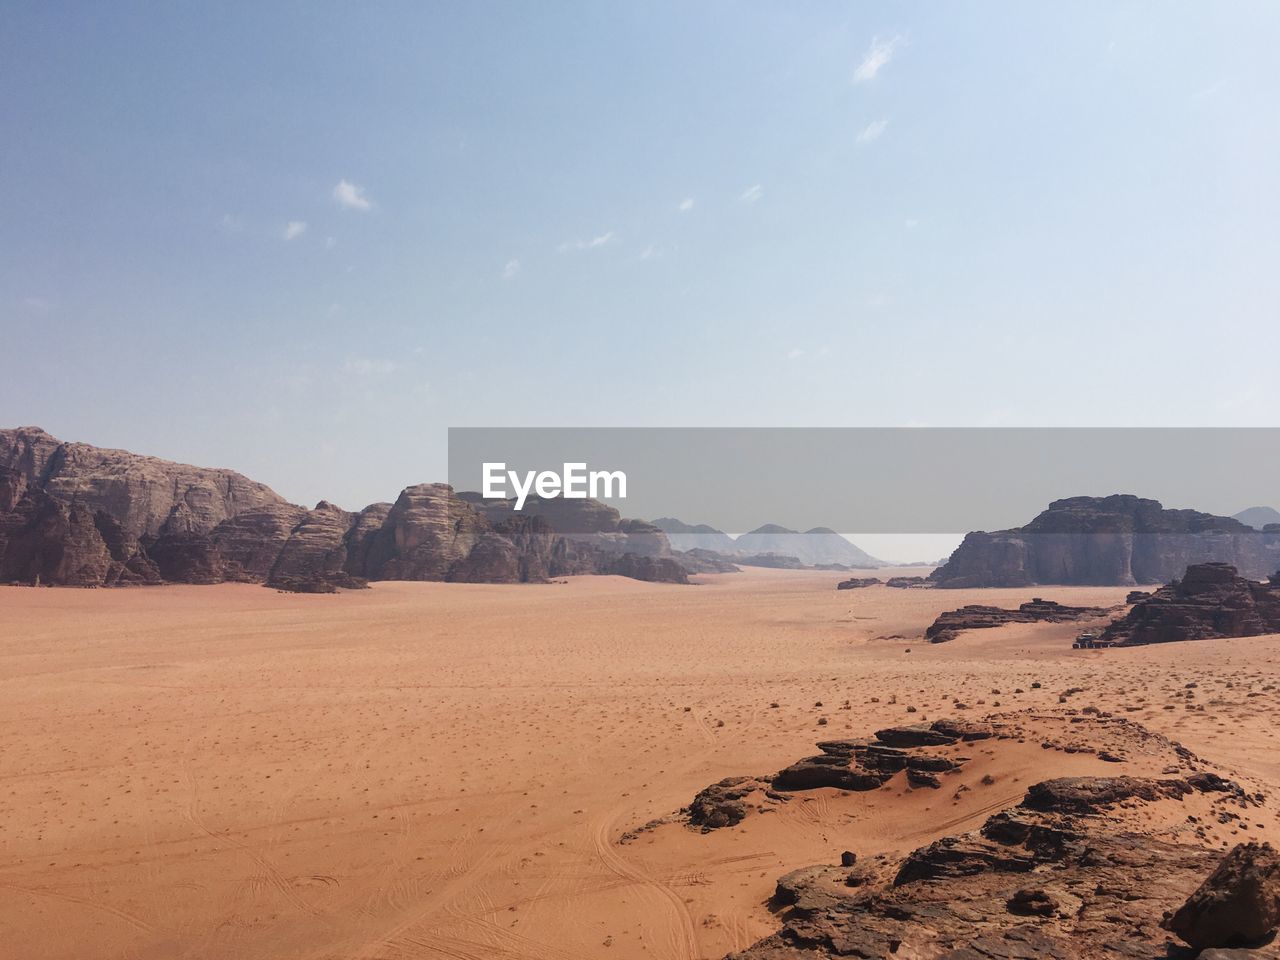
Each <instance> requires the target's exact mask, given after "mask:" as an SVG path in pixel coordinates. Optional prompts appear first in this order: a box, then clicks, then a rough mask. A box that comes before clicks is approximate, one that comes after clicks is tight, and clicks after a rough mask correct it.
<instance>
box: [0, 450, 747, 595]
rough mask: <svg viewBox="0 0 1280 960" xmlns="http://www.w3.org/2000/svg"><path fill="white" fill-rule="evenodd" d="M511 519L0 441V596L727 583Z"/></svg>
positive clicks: (611, 517) (633, 526) (596, 508)
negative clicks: (296, 498)
mask: <svg viewBox="0 0 1280 960" xmlns="http://www.w3.org/2000/svg"><path fill="white" fill-rule="evenodd" d="M511 507H512V504H511V502H509V501H497V502H487V501H483V500H480V498H479V497H476V496H474V495H469V494H462V495H459V494H456V493H455V492H454V491H453V490H452V488H450V487H448V486H447V485H445V484H420V485H418V486H413V487H408V488H406V489H405V490H404V491H403V492H402V493H401V494H400V497H399V498H398V499H397V500H396V502H395V503H394V504H388V503H376V504H372V505H370V506H368V507H366V508H365V509H364V510H361V511H360V512H359V513H350V512H348V511H346V510H343V509H341V508H340V507H337V506H335V505H334V504H331V503H327V502H324V501H322V502H321V503H319V504H317V505H316V507H315V509H314V510H307V509H306V508H304V507H300V506H297V505H295V504H291V503H287V502H285V501H284V500H283V499H282V498H281V497H279V496H277V495H276V494H275V493H274V492H272V491H271V490H270V489H268V488H267V487H264V486H263V485H261V484H257V483H254V482H253V481H250V480H247V479H246V478H244V477H242V476H240V475H239V474H237V473H234V472H232V471H229V470H209V469H204V468H200V467H190V466H187V465H185V464H175V463H168V462H167V461H163V460H157V459H155V458H154V457H140V456H137V455H135V454H130V453H126V452H124V451H120V450H100V449H98V448H96V447H91V446H89V445H87V444H74V443H73V444H68V443H63V442H62V441H60V440H57V439H56V438H54V437H51V436H49V435H48V434H47V433H45V432H44V431H42V430H39V429H37V428H21V429H18V430H3V431H0V582H18V583H28V584H30V583H41V584H65V585H77V586H98V585H116V584H125V583H159V582H175V583H202V584H203V583H219V582H222V581H226V580H234V581H245V582H252V583H267V584H268V585H269V586H273V587H277V588H279V589H284V590H294V591H298V592H308V593H315V592H328V591H330V590H332V589H337V588H339V587H341V588H353V587H359V586H363V585H365V583H366V581H367V580H369V579H381V580H451V581H468V582H484V583H524V582H539V581H545V580H547V579H550V578H552V577H557V576H569V575H575V574H615V575H620V576H627V577H632V578H635V579H640V580H650V581H654V582H665V583H685V582H687V581H688V573H687V567H697V568H698V569H708V568H710V569H718V570H724V569H732V568H733V567H732V564H725V563H723V562H721V561H717V560H714V559H712V558H691V559H689V560H687V561H686V562H685V563H681V561H680V560H679V559H678V558H676V557H674V556H673V555H672V552H671V549H670V546H669V544H668V543H667V540H666V535H665V534H663V533H662V531H661V530H659V529H658V528H656V527H654V526H653V525H652V524H648V523H645V522H644V521H638V520H627V519H625V518H623V517H621V516H620V515H619V514H618V511H617V510H614V509H613V508H612V507H609V506H607V505H605V504H602V503H598V502H596V501H593V500H574V501H559V500H546V501H543V500H538V499H536V498H531V502H530V504H529V509H528V510H526V511H521V512H518V513H517V512H515V511H514V510H512V509H511ZM557 524H558V525H560V527H561V528H562V529H557Z"/></svg>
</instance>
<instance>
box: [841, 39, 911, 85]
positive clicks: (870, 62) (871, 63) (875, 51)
mask: <svg viewBox="0 0 1280 960" xmlns="http://www.w3.org/2000/svg"><path fill="white" fill-rule="evenodd" d="M901 45H902V38H901V37H890V38H889V39H888V40H883V39H881V38H880V37H876V38H875V39H874V40H872V41H871V49H870V50H868V51H867V55H866V56H865V57H863V58H862V62H861V63H860V64H858V69H856V70H854V71H853V82H854V83H866V82H867V81H868V80H874V79H875V78H876V74H878V73H879V72H880V71H881V70H882V69H883V68H884V66H885V64H887V63H888V62H889V61H890V60H892V59H893V55H894V53H896V52H897V50H898V47H899V46H901Z"/></svg>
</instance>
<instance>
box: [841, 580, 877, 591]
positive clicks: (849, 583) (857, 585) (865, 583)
mask: <svg viewBox="0 0 1280 960" xmlns="http://www.w3.org/2000/svg"><path fill="white" fill-rule="evenodd" d="M879 583H880V578H879V577H850V578H849V579H848V580H841V581H840V582H839V583H837V584H836V589H837V590H860V589H861V588H863V587H874V586H878V585H879Z"/></svg>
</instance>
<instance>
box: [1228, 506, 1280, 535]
mask: <svg viewBox="0 0 1280 960" xmlns="http://www.w3.org/2000/svg"><path fill="white" fill-rule="evenodd" d="M1232 519H1233V520H1239V521H1240V522H1241V523H1243V524H1244V525H1245V526H1247V527H1253V529H1255V530H1261V529H1262V528H1263V527H1265V526H1266V525H1267V524H1269V523H1280V510H1277V509H1276V508H1275V507H1250V508H1249V509H1248V510H1241V511H1240V512H1239V513H1237V514H1236V515H1235V516H1234V517H1232Z"/></svg>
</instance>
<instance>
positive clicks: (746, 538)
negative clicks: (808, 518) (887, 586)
mask: <svg viewBox="0 0 1280 960" xmlns="http://www.w3.org/2000/svg"><path fill="white" fill-rule="evenodd" d="M733 548H734V552H736V553H737V554H738V555H740V556H748V555H759V554H778V555H781V556H788V557H796V558H797V559H798V560H800V562H801V563H803V564H805V565H806V566H810V567H817V566H824V565H839V566H842V567H883V566H887V564H886V563H885V562H884V561H883V560H877V559H876V558H875V557H873V556H871V554H869V553H867V552H866V551H865V550H861V549H859V548H858V547H857V546H855V545H854V544H852V543H850V542H849V541H848V540H846V539H845V538H844V537H842V536H840V534H838V533H836V532H835V531H834V530H831V529H829V528H827V527H814V528H813V529H812V530H806V531H804V532H803V533H801V532H799V531H798V530H788V529H787V528H786V527H780V526H778V524H776V523H766V524H765V525H764V526H762V527H757V528H756V529H755V530H752V531H751V532H750V533H744V534H743V535H742V536H740V537H738V539H736V540H735V541H733Z"/></svg>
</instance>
